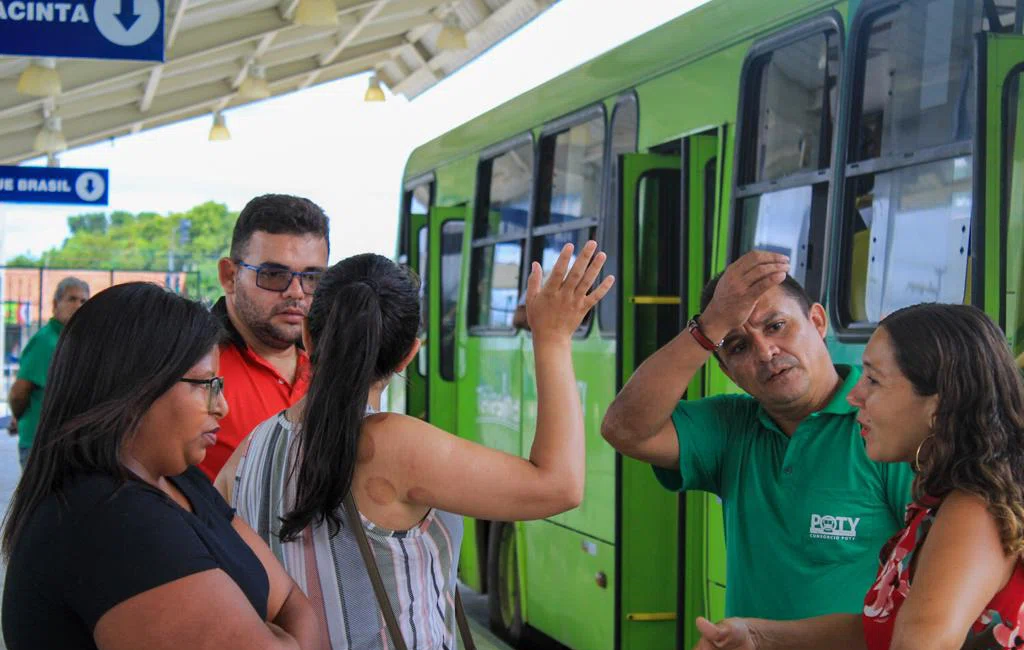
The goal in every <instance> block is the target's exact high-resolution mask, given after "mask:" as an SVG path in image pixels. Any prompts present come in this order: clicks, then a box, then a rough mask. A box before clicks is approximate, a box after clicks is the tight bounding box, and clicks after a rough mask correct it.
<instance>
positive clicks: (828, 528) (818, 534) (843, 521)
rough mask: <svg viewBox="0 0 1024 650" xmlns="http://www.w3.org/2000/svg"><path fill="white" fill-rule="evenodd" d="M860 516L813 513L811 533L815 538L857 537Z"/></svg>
mask: <svg viewBox="0 0 1024 650" xmlns="http://www.w3.org/2000/svg"><path fill="white" fill-rule="evenodd" d="M859 523H860V517H857V518H856V519H855V518H853V517H833V516H832V515H811V530H810V535H811V537H813V538H815V539H857V524H859Z"/></svg>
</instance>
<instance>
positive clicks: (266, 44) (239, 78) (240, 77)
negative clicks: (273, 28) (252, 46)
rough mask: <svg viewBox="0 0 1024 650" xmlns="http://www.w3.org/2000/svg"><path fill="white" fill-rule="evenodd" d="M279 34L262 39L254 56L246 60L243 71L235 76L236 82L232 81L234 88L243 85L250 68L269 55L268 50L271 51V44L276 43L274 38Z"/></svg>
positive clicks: (273, 33) (274, 33)
mask: <svg viewBox="0 0 1024 650" xmlns="http://www.w3.org/2000/svg"><path fill="white" fill-rule="evenodd" d="M277 34H278V32H270V33H269V34H267V35H265V36H264V37H263V38H261V39H260V43H259V45H257V46H256V50H255V51H254V52H253V53H252V56H250V57H249V58H248V59H246V60H245V63H243V64H242V69H241V70H239V71H238V74H237V75H235V78H234V80H232V82H231V87H232V88H238V87H239V86H241V85H242V82H243V81H245V78H246V76H248V75H249V67H250V66H251V65H252V64H253V63H256V62H257V61H258V59H259V58H260V57H261V56H263V55H264V54H266V53H267V50H268V49H270V44H271V43H273V42H274V37H275V36H277Z"/></svg>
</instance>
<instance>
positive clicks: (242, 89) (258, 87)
mask: <svg viewBox="0 0 1024 650" xmlns="http://www.w3.org/2000/svg"><path fill="white" fill-rule="evenodd" d="M238 94H239V95H241V96H242V97H244V98H246V99H266V98H267V97H270V86H269V85H268V84H267V68H266V66H262V65H255V64H253V65H250V66H249V72H248V73H247V74H246V75H245V79H243V80H242V85H240V86H239V87H238Z"/></svg>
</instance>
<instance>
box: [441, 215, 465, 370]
mask: <svg viewBox="0 0 1024 650" xmlns="http://www.w3.org/2000/svg"><path fill="white" fill-rule="evenodd" d="M462 231H463V223H462V222H461V221H446V222H445V223H444V225H443V226H441V349H440V353H441V355H440V356H441V364H440V365H441V367H440V372H441V378H442V379H445V380H447V381H454V379H455V324H456V322H457V321H456V315H457V314H456V311H455V309H456V306H457V304H458V301H459V272H460V269H461V268H462Z"/></svg>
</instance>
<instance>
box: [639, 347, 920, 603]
mask: <svg viewBox="0 0 1024 650" xmlns="http://www.w3.org/2000/svg"><path fill="white" fill-rule="evenodd" d="M836 370H837V371H838V372H839V375H840V377H843V378H845V379H844V381H843V384H842V386H841V387H840V389H839V391H838V392H837V393H836V395H835V397H834V398H833V399H832V401H831V402H829V404H828V406H826V407H825V408H824V409H822V410H821V411H818V412H817V413H813V414H811V415H810V416H809V417H808V418H807V419H805V420H804V421H803V422H801V423H800V425H799V426H798V427H797V429H796V431H794V432H793V436H792V437H791V438H790V437H788V436H786V435H785V434H784V433H782V431H781V430H780V429H779V428H778V426H777V425H776V424H775V422H773V421H772V419H771V418H770V417H769V416H768V414H767V412H765V411H764V409H763V408H762V407H761V405H760V404H759V403H758V402H757V401H755V400H754V399H753V398H751V397H750V396H748V395H722V396H716V397H710V398H707V399H702V400H696V401H692V402H689V401H685V400H684V401H682V402H679V405H678V406H677V407H676V410H675V412H674V413H673V414H672V421H673V423H674V424H675V428H676V432H677V434H678V436H679V470H680V471H679V472H675V471H674V470H664V469H660V468H655V474H656V476H657V477H658V480H659V481H660V482H661V484H662V485H663V486H664V487H666V488H668V489H670V490H705V491H708V492H712V493H714V494H717V495H718V496H719V497H720V498H721V500H722V508H723V514H724V518H725V521H724V526H725V537H726V582H727V583H728V584H727V586H726V596H725V601H726V604H725V615H726V616H748V617H756V618H769V619H777V620H788V619H797V618H805V617H810V616H818V615H821V614H833V613H839V612H845V613H851V614H856V613H860V612H861V610H862V609H863V604H864V595H865V593H867V590H868V588H869V587H870V586H871V583H872V582H873V581H874V579H875V575H876V573H877V571H878V554H879V552H880V551H881V549H882V546H883V545H884V544H885V542H886V541H887V540H888V539H889V538H890V537H891V536H892V535H893V534H894V533H896V532H897V531H898V530H899V529H900V528H902V527H903V517H904V512H905V509H906V505H907V503H909V502H910V501H911V483H912V482H913V472H912V471H911V469H910V467H909V466H908V465H907V464H906V463H897V464H887V463H876V462H874V461H872V460H871V459H869V458H868V457H867V454H866V453H865V451H864V441H863V439H862V437H861V435H860V426H859V425H858V424H857V421H856V417H857V409H856V408H854V407H853V406H851V405H850V404H849V403H848V402H847V401H846V395H847V393H849V392H850V389H851V388H853V385H854V384H855V383H856V382H857V378H858V377H859V376H860V369H859V368H851V367H849V366H836Z"/></svg>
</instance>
